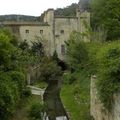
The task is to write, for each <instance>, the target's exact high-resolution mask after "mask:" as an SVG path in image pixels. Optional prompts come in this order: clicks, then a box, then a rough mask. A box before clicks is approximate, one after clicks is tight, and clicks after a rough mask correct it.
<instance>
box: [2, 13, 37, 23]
mask: <svg viewBox="0 0 120 120" xmlns="http://www.w3.org/2000/svg"><path fill="white" fill-rule="evenodd" d="M38 18H39V17H35V16H27V15H0V22H3V21H26V22H27V21H38Z"/></svg>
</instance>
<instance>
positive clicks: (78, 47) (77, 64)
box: [66, 32, 88, 69]
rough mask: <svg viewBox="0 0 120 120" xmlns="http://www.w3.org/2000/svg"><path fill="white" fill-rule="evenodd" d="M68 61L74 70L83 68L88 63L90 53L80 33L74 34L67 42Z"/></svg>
mask: <svg viewBox="0 0 120 120" xmlns="http://www.w3.org/2000/svg"><path fill="white" fill-rule="evenodd" d="M66 47H67V60H68V63H69V65H70V66H71V68H72V69H77V68H83V67H84V66H85V64H86V63H87V61H88V52H87V49H86V45H85V43H84V42H83V36H82V35H81V33H79V32H73V33H72V34H71V36H70V39H69V40H68V41H67V42H66Z"/></svg>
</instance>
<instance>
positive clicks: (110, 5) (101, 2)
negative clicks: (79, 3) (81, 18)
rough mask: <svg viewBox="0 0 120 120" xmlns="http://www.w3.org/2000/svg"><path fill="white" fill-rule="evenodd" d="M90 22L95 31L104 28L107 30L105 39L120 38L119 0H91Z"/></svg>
mask: <svg viewBox="0 0 120 120" xmlns="http://www.w3.org/2000/svg"><path fill="white" fill-rule="evenodd" d="M91 9H92V16H91V24H92V28H93V29H94V30H95V31H99V29H101V28H104V29H105V31H107V40H108V41H109V40H118V39H119V38H120V34H119V33H120V12H119V11H120V1H119V0H92V6H91Z"/></svg>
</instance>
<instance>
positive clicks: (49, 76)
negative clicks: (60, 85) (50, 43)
mask: <svg viewBox="0 0 120 120" xmlns="http://www.w3.org/2000/svg"><path fill="white" fill-rule="evenodd" d="M40 73H41V75H40V78H41V79H42V80H44V81H45V82H50V81H52V80H59V78H60V77H61V75H62V71H61V68H60V67H59V66H58V65H57V63H55V62H54V61H52V60H50V59H48V58H46V59H43V60H42V62H41V66H40Z"/></svg>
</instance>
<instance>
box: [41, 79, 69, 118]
mask: <svg viewBox="0 0 120 120" xmlns="http://www.w3.org/2000/svg"><path fill="white" fill-rule="evenodd" d="M60 82H61V81H58V80H53V81H51V82H50V83H49V85H48V87H47V88H46V90H45V93H44V95H43V98H44V102H45V104H46V105H47V116H48V118H49V120H57V119H56V118H57V117H60V116H61V117H62V116H66V119H63V120H69V118H68V116H67V114H66V111H65V109H64V107H63V104H62V102H61V99H60V90H61V89H60V88H61V83H60ZM59 120H62V119H59Z"/></svg>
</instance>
